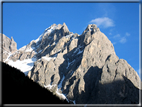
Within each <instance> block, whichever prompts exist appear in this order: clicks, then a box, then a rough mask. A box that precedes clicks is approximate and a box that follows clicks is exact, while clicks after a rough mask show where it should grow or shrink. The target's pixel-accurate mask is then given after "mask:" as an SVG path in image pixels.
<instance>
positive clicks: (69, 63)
mask: <svg viewBox="0 0 142 107" xmlns="http://www.w3.org/2000/svg"><path fill="white" fill-rule="evenodd" d="M74 62H75V59H74V60H73V61H72V62H68V66H67V67H66V69H68V67H69V66H70V65H71V64H72V63H74Z"/></svg>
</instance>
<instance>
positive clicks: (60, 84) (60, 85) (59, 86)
mask: <svg viewBox="0 0 142 107" xmlns="http://www.w3.org/2000/svg"><path fill="white" fill-rule="evenodd" d="M64 79H65V76H64V75H63V78H62V80H61V81H60V83H59V85H58V88H59V89H60V88H61V87H62V83H63V81H64Z"/></svg>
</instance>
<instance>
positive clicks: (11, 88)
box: [1, 62, 68, 104]
mask: <svg viewBox="0 0 142 107" xmlns="http://www.w3.org/2000/svg"><path fill="white" fill-rule="evenodd" d="M1 63H2V62H1ZM2 83H3V84H2V91H3V92H2V101H3V104H68V102H67V101H66V100H64V101H63V100H60V99H59V98H57V97H56V96H55V95H53V94H52V93H51V92H49V91H48V90H47V89H45V88H43V87H41V86H40V85H39V84H38V83H35V82H33V81H32V80H30V79H29V78H28V77H27V76H25V75H24V73H22V72H20V71H19V70H17V69H16V68H13V67H10V66H9V65H7V64H5V63H2Z"/></svg>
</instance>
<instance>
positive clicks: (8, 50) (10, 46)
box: [0, 34, 17, 61]
mask: <svg viewBox="0 0 142 107" xmlns="http://www.w3.org/2000/svg"><path fill="white" fill-rule="evenodd" d="M0 36H2V37H0V38H2V40H1V39H0V41H2V42H1V43H2V48H1V49H2V50H3V61H5V60H6V59H7V57H8V56H9V54H12V53H14V52H16V51H17V43H16V42H15V41H14V39H13V37H11V39H10V38H8V37H7V36H5V35H4V34H0Z"/></svg>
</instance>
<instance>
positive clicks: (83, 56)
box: [9, 23, 140, 104]
mask: <svg viewBox="0 0 142 107" xmlns="http://www.w3.org/2000/svg"><path fill="white" fill-rule="evenodd" d="M29 58H35V59H36V60H35V62H34V64H33V68H32V69H31V71H29V72H28V76H29V77H30V78H31V79H32V80H33V81H35V82H38V83H39V84H41V85H42V86H43V87H44V86H48V85H52V86H54V85H57V86H58V89H59V91H60V92H62V93H63V94H64V95H65V96H66V97H67V98H68V99H69V100H71V101H74V103H77V104H80V103H92V104H93V103H121V104H122V103H134V102H135V103H138V96H135V97H133V98H132V96H134V95H131V96H130V90H129V89H128V87H130V86H131V85H130V83H129V84H128V82H127V80H126V79H128V80H131V82H132V84H134V86H136V87H137V88H140V85H139V83H140V78H139V76H138V75H137V73H136V71H134V69H133V68H132V67H131V66H130V65H129V64H128V63H127V61H125V60H123V59H119V58H118V57H117V55H116V54H115V51H114V47H113V45H112V43H111V41H110V40H109V39H108V38H107V37H106V36H105V35H104V34H103V33H102V32H101V31H100V30H99V28H98V27H97V26H96V25H94V24H90V25H88V26H87V28H86V29H85V30H84V31H83V33H82V34H81V35H78V34H74V33H72V32H70V31H69V30H68V27H67V26H66V24H65V23H64V24H63V25H61V24H58V25H56V24H53V25H52V26H51V27H49V28H47V29H46V30H45V32H44V33H43V34H42V35H40V36H39V38H38V39H36V40H33V41H31V42H30V43H29V44H28V45H26V46H24V47H23V48H21V49H19V50H18V51H17V52H15V53H14V54H12V55H11V57H10V58H9V59H10V60H15V61H17V60H21V61H22V60H25V59H29ZM118 81H119V82H118ZM101 84H109V85H101ZM110 84H111V85H110ZM113 84H115V85H113ZM118 84H119V85H118ZM117 85H118V86H119V87H118V86H117ZM109 86H111V87H109ZM105 88H106V90H105V92H104V89H105ZM126 88H127V89H126ZM137 88H134V87H133V88H132V89H131V90H133V91H134V90H136V89H137ZM112 90H117V91H112ZM99 93H103V94H100V95H99V96H98V94H99ZM126 93H127V94H126ZM128 93H129V94H128ZM135 94H136V93H135ZM104 95H105V96H106V97H107V99H105V98H104V97H103V96H104ZM137 95H138V94H137ZM90 96H91V97H90ZM112 97H113V98H114V99H112ZM122 98H125V100H120V99H122ZM128 98H129V99H128ZM98 99H99V100H98ZM132 101H134V102H132Z"/></svg>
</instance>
